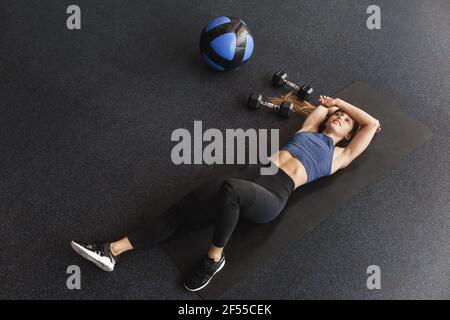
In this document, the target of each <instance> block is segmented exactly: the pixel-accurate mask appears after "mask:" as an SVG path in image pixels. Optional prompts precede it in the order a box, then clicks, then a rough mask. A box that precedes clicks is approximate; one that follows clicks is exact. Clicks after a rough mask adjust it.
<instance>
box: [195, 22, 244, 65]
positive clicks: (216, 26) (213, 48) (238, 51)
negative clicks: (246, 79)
mask: <svg viewBox="0 0 450 320" xmlns="http://www.w3.org/2000/svg"><path fill="white" fill-rule="evenodd" d="M252 53H253V37H252V34H251V33H250V30H249V29H248V27H247V25H246V24H245V23H244V22H243V21H242V20H240V19H237V18H233V17H225V16H222V17H217V18H215V19H214V20H212V21H211V22H210V23H208V25H207V26H206V27H205V28H204V29H203V31H202V34H201V35H200V54H201V55H202V57H203V60H204V61H205V62H206V64H207V65H209V66H210V67H211V68H213V69H215V70H217V71H228V70H233V69H237V68H239V67H240V66H242V65H243V64H244V63H245V62H247V61H248V59H249V58H250V57H251V55H252Z"/></svg>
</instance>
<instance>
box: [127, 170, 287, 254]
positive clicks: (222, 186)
mask: <svg viewBox="0 0 450 320" xmlns="http://www.w3.org/2000/svg"><path fill="white" fill-rule="evenodd" d="M293 190H294V181H293V180H292V179H291V178H290V177H289V176H288V175H287V174H286V173H285V172H284V171H283V170H281V169H279V170H278V172H277V173H276V174H275V175H271V176H259V177H258V178H257V179H256V180H255V181H254V182H252V181H249V180H243V179H235V178H228V179H222V180H214V181H210V182H208V183H206V184H204V185H203V186H201V187H199V188H197V189H195V190H193V191H191V192H190V193H188V194H187V195H186V196H185V197H184V198H182V199H181V200H179V201H178V202H176V203H175V204H174V205H172V206H171V207H170V208H169V209H168V210H167V211H165V212H164V213H163V214H162V215H160V216H159V217H157V218H156V219H154V220H152V221H149V222H146V223H144V224H142V225H140V226H139V227H138V228H137V229H136V230H135V231H134V232H132V233H130V234H129V235H128V239H129V240H130V242H131V244H132V245H133V247H134V248H141V247H148V246H152V245H155V244H157V243H160V242H161V241H163V240H165V239H167V238H168V237H169V236H170V235H172V234H173V233H174V232H175V231H176V230H177V229H178V228H179V227H180V226H181V225H184V224H186V223H188V222H193V221H195V220H200V219H203V218H208V217H215V220H216V221H215V227H214V234H213V239H212V242H213V244H214V245H215V246H216V247H221V248H222V247H225V246H226V244H227V242H228V240H229V239H230V236H231V234H232V233H233V230H234V229H235V227H236V224H237V223H238V221H239V219H240V218H243V219H245V220H247V221H249V222H253V223H266V222H269V221H271V220H273V219H275V218H276V217H277V216H278V215H279V214H280V212H281V211H282V210H283V208H284V206H285V205H286V202H287V200H288V198H289V196H290V195H291V193H292V191H293Z"/></svg>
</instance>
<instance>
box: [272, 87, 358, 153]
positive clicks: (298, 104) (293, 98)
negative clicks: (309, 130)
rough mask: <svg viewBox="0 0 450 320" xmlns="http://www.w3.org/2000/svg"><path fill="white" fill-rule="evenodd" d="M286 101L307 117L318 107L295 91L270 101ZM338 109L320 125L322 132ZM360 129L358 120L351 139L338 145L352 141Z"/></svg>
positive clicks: (275, 102) (276, 102) (343, 146)
mask: <svg viewBox="0 0 450 320" xmlns="http://www.w3.org/2000/svg"><path fill="white" fill-rule="evenodd" d="M284 101H287V102H291V103H292V104H293V106H294V110H293V111H294V112H295V113H299V114H301V115H302V116H304V117H305V118H306V117H308V116H309V115H310V114H311V113H312V112H313V111H314V110H315V109H316V108H317V106H315V105H313V104H311V103H309V102H308V101H304V100H300V99H299V98H298V97H297V95H296V94H295V93H294V92H293V91H291V92H289V93H286V94H285V95H281V96H278V97H271V98H270V102H272V103H274V104H278V105H280V104H281V103H283V102H284ZM337 111H339V109H338V110H336V111H335V112H333V113H332V114H330V115H329V116H327V117H326V118H325V120H324V121H323V122H322V123H321V124H320V126H319V132H322V131H323V130H325V123H326V122H327V120H328V119H329V118H330V117H331V116H332V115H333V114H334V113H336V112H337ZM359 129H360V125H359V124H358V123H357V122H355V124H354V126H353V129H352V131H351V134H352V137H351V138H350V140H346V139H343V140H342V141H340V142H339V143H338V144H337V145H338V146H339V147H342V148H345V147H346V146H347V145H348V144H349V143H350V141H351V140H352V139H353V137H354V136H355V135H356V133H357V132H358V130H359Z"/></svg>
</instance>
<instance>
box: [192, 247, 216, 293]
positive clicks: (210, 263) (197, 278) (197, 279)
mask: <svg viewBox="0 0 450 320" xmlns="http://www.w3.org/2000/svg"><path fill="white" fill-rule="evenodd" d="M224 265H225V253H223V252H222V257H221V258H220V260H219V261H217V262H215V261H214V259H211V258H210V257H209V256H208V255H207V254H205V256H204V257H203V259H202V261H201V262H200V264H199V265H198V266H197V268H196V269H195V270H194V272H193V273H192V274H191V275H190V276H189V277H188V279H187V280H186V282H185V283H184V287H185V288H186V289H187V290H189V291H198V290H201V289H203V288H204V287H206V286H207V285H208V284H209V282H210V281H211V279H212V278H213V277H214V275H215V274H216V273H218V272H219V271H220V270H222V268H223V267H224Z"/></svg>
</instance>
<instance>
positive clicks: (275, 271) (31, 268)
mask: <svg viewBox="0 0 450 320" xmlns="http://www.w3.org/2000/svg"><path fill="white" fill-rule="evenodd" d="M76 4H77V5H79V6H80V7H81V10H82V29H81V30H79V31H68V30H67V29H66V25H65V21H66V17H67V15H66V8H67V6H68V5H69V3H68V2H61V1H38V2H37V1H17V0H15V1H12V0H10V1H2V2H1V3H0V108H1V109H0V110H1V112H0V136H1V139H0V150H1V157H0V163H1V170H0V206H1V215H0V228H1V229H0V230H1V232H0V236H1V242H0V250H1V254H0V274H1V277H0V298H4V299H15V298H23V299H42V298H46V299H95V298H97V299H121V298H123V299H199V297H198V296H197V295H195V294H191V293H189V292H187V291H185V289H184V288H183V287H182V282H181V281H182V279H183V278H182V275H181V274H180V272H179V271H178V269H177V267H176V266H175V264H174V263H173V262H172V261H171V259H170V258H169V256H168V255H167V254H166V253H165V251H163V250H162V249H161V248H160V247H156V248H154V249H151V250H148V251H140V252H133V253H130V254H125V255H124V256H123V258H122V260H121V261H120V263H119V265H118V268H117V270H116V271H114V272H113V273H105V272H102V271H100V270H99V269H97V268H96V267H95V266H93V265H91V264H90V263H88V262H85V261H83V260H82V259H81V258H80V257H79V256H77V255H76V254H74V252H73V251H72V250H71V248H70V240H72V239H79V240H83V241H93V240H106V239H116V238H118V237H119V236H121V235H123V234H124V233H126V232H127V230H130V229H131V228H133V227H134V226H135V225H136V224H137V223H138V222H139V221H140V217H141V216H142V215H144V214H149V212H150V213H152V212H158V210H160V209H161V208H163V207H165V206H167V205H168V203H166V202H165V201H166V200H165V199H167V198H168V195H170V196H173V195H176V194H179V193H181V192H183V190H186V189H187V188H190V186H192V185H193V184H194V183H195V182H196V181H197V180H198V179H199V177H200V176H203V175H206V174H208V172H211V170H213V168H210V167H207V166H200V165H199V166H175V165H173V164H172V163H171V160H170V150H171V148H172V146H173V144H172V143H171V142H170V134H171V132H172V131H173V130H174V129H176V128H187V129H189V130H191V129H192V127H193V121H194V120H202V121H203V126H204V128H206V127H208V128H211V127H215V128H219V129H225V128H276V127H280V126H281V125H282V120H280V119H278V118H277V117H276V116H275V115H274V114H271V113H269V112H264V111H261V112H259V113H257V114H255V113H251V112H249V111H248V110H246V109H245V97H246V96H247V94H248V93H249V92H252V91H261V90H263V91H265V92H266V93H270V91H269V88H270V83H269V80H270V75H271V74H272V73H273V71H275V70H277V69H279V68H283V69H285V70H286V71H288V73H289V75H290V77H291V78H292V79H294V80H297V81H298V82H311V83H312V84H313V85H314V87H315V89H316V91H318V92H321V93H324V94H328V95H331V94H333V93H334V92H337V91H338V90H339V89H342V88H344V87H346V86H348V85H349V84H351V83H352V82H354V81H357V80H360V81H367V82H368V83H370V85H371V86H372V87H374V88H376V89H378V90H379V91H382V92H384V94H385V95H386V96H387V97H389V98H390V99H391V100H393V101H394V102H395V103H396V104H397V105H398V106H399V107H400V108H401V109H402V110H403V111H404V112H406V113H408V114H410V115H411V116H412V117H414V118H415V119H417V120H418V121H420V122H422V123H423V124H424V125H426V126H428V127H429V128H430V129H431V130H432V131H433V138H432V140H430V141H428V142H427V143H426V144H424V145H422V146H421V147H419V148H418V149H416V150H415V152H413V153H412V154H410V155H409V156H408V157H407V158H405V159H404V160H402V161H401V162H400V163H398V164H397V165H396V166H395V167H394V168H392V169H391V170H389V171H387V172H386V173H385V174H384V175H383V176H382V177H381V178H379V179H378V180H377V181H376V182H375V183H373V184H371V185H370V187H368V188H367V189H365V190H363V191H362V192H361V193H360V194H358V196H356V197H354V198H353V199H352V200H351V201H349V202H348V203H347V204H346V205H345V206H343V207H340V208H336V212H335V213H334V214H333V215H332V216H331V217H330V218H329V219H327V220H325V221H324V222H323V223H321V224H320V225H319V226H318V227H316V228H314V229H313V230H312V231H311V232H309V233H308V234H307V236H305V237H304V238H302V239H300V240H298V241H297V242H294V243H292V244H290V245H289V246H288V247H286V248H285V249H284V250H283V251H280V252H279V255H278V256H276V257H272V258H270V259H268V261H267V262H266V264H265V265H263V266H261V268H259V269H258V270H256V271H255V272H254V273H253V274H252V275H251V276H250V277H248V278H247V279H246V280H245V281H243V282H240V283H239V284H237V285H236V286H235V287H234V288H233V289H232V290H230V291H228V292H227V293H226V294H225V295H223V296H222V298H225V299H244V298H251V299H253V298H255V299H346V298H350V299H394V298H398V299H407V298H419V299H428V298H438V299H448V298H450V286H449V280H450V268H449V263H450V235H449V231H450V201H449V200H450V199H449V189H450V188H449V181H450V170H449V169H450V168H449V150H450V141H449V139H448V136H449V134H450V127H449V119H450V111H449V104H450V93H449V88H450V76H449V74H450V62H449V52H450V37H449V35H450V32H449V31H450V2H449V1H448V0H442V1H420V0H414V1H384V0H383V1H382V0H379V1H376V2H375V3H374V2H373V1H365V0H364V1H359V0H358V1H357V0H354V1H299V0H287V1H261V0H257V1H256V0H255V1H185V2H181V1H127V2H125V1H111V0H108V1H100V0H98V1H77V2H76ZM371 4H377V5H378V6H380V8H381V24H382V29H381V30H368V28H367V27H366V19H367V17H368V15H367V13H366V9H367V7H368V6H369V5H371ZM218 15H231V16H237V17H240V18H242V19H243V20H244V21H245V22H246V23H247V24H248V26H249V27H250V28H251V30H252V31H253V34H254V37H255V51H254V55H253V57H252V58H251V60H250V62H249V63H248V64H247V65H246V66H245V67H244V68H242V69H241V70H239V71H236V72H229V73H225V74H218V73H215V72H211V71H209V70H208V69H206V68H205V67H204V65H203V64H202V62H201V61H200V59H199V56H198V52H197V46H198V38H199V33H200V31H201V29H202V27H203V26H204V25H205V24H206V23H207V22H208V21H209V20H210V19H211V18H213V17H215V16H218ZM372 264H375V265H378V266H380V268H381V275H382V284H381V285H382V288H381V290H368V289H367V288H366V285H365V284H366V278H367V276H368V275H367V274H366V268H367V266H369V265H372ZM69 265H78V266H80V268H81V276H82V278H81V286H82V288H81V290H73V291H71V290H68V289H67V287H66V279H67V277H68V274H66V269H67V267H68V266H69Z"/></svg>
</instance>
